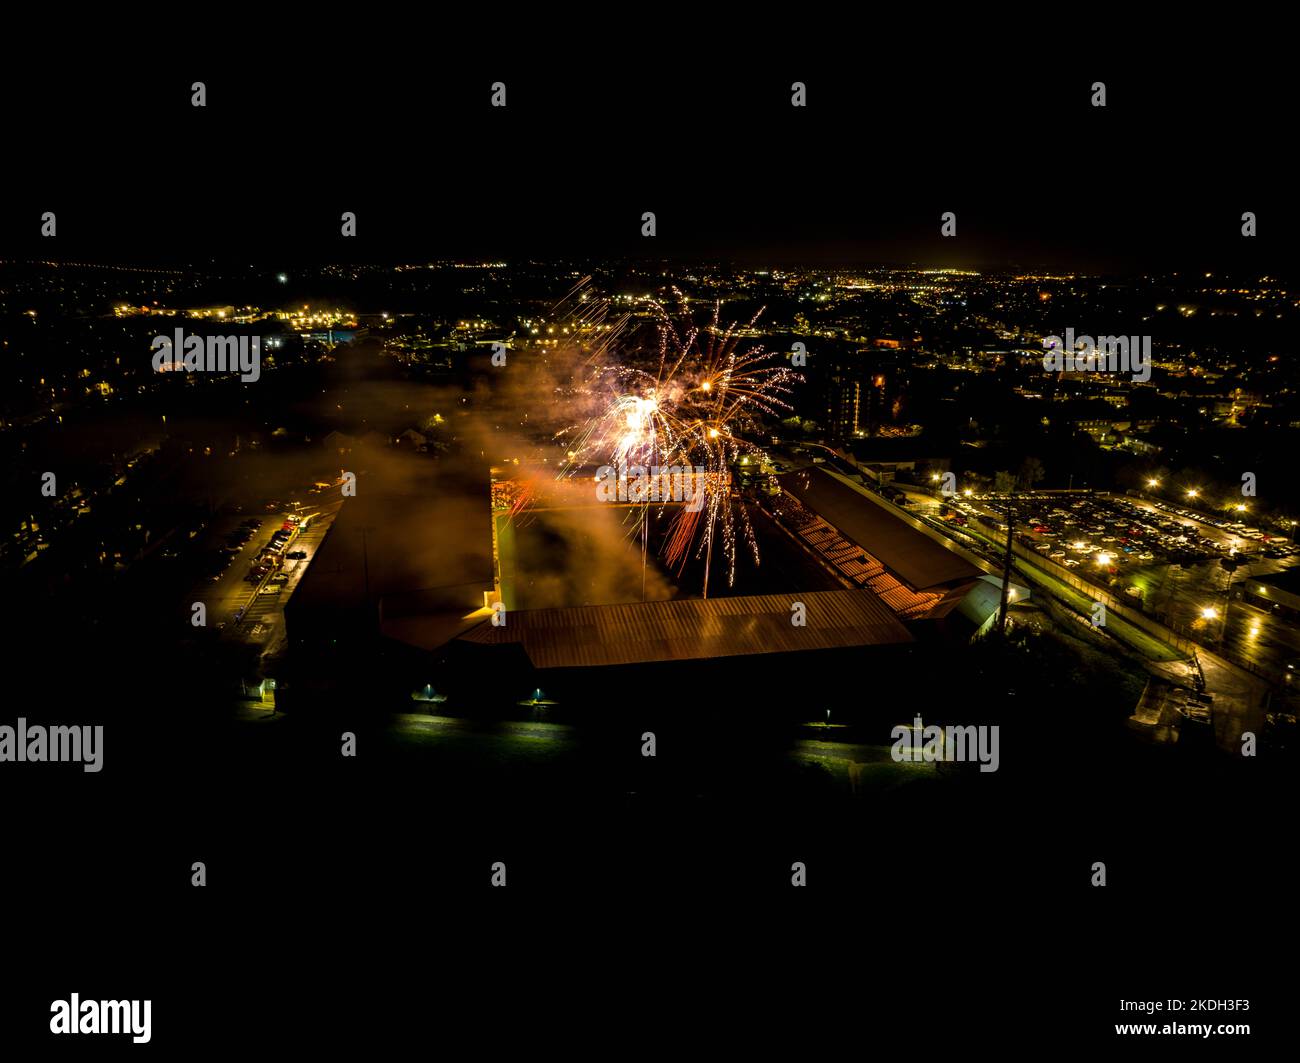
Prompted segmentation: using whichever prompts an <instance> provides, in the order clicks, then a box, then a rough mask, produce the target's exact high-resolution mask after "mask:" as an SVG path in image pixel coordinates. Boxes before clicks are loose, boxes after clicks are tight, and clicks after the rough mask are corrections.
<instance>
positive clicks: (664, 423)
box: [561, 291, 802, 593]
mask: <svg viewBox="0 0 1300 1063" xmlns="http://www.w3.org/2000/svg"><path fill="white" fill-rule="evenodd" d="M571 294H572V293H571ZM675 294H676V296H677V298H678V303H679V307H680V309H679V312H678V314H677V315H676V316H674V315H673V314H672V313H670V312H669V311H668V310H667V309H666V308H665V307H664V306H663V305H662V304H661V303H658V302H651V303H650V304H649V305H650V308H651V311H652V313H653V314H654V315H655V325H656V335H657V343H656V345H655V347H654V349H653V350H652V351H651V352H650V353H649V356H648V357H647V356H645V353H644V352H633V351H629V350H619V351H618V353H619V354H620V355H621V357H619V358H618V359H617V360H615V361H613V362H611V363H608V364H598V365H596V366H595V368H594V370H593V374H592V380H591V383H590V386H589V389H588V390H590V391H592V392H594V393H595V394H597V395H603V396H605V398H604V399H603V402H604V406H603V409H602V411H601V412H600V413H599V414H597V415H596V416H595V417H593V418H592V419H590V420H589V421H588V422H587V423H586V424H585V425H584V426H583V427H582V428H581V429H580V430H579V432H578V433H577V437H576V440H575V442H574V443H573V445H572V448H571V449H570V451H569V454H568V459H569V460H568V462H567V464H566V466H565V468H564V471H562V473H561V475H570V474H572V472H573V471H574V470H576V469H577V468H579V467H586V466H590V465H592V464H608V465H611V466H614V467H615V468H619V467H623V466H626V467H628V468H636V467H644V468H647V469H649V468H654V467H659V468H664V467H684V468H688V469H692V470H696V472H695V473H694V474H693V486H694V488H695V490H696V491H699V492H702V494H703V502H702V504H701V505H699V506H698V507H695V506H688V507H684V508H681V509H678V510H677V512H676V513H675V514H674V516H673V521H672V524H671V526H670V528H669V533H668V537H667V540H666V543H665V546H664V549H663V553H664V558H665V560H666V562H667V563H668V565H669V566H670V567H673V568H676V569H677V571H678V573H679V574H680V572H681V570H682V568H683V567H684V566H685V564H686V561H687V560H688V559H689V557H690V556H692V548H693V547H694V556H695V557H696V558H699V557H705V558H706V570H705V591H706V593H707V586H708V564H707V559H709V558H711V556H712V552H713V547H714V544H715V542H716V543H717V544H718V545H719V546H720V548H721V550H722V553H723V556H724V557H725V558H726V560H727V582H728V585H731V584H734V582H735V573H736V556H737V553H738V552H739V549H738V544H739V543H740V542H741V541H743V542H744V543H745V544H746V546H747V547H748V549H749V551H750V553H751V554H752V556H753V559H754V563H755V564H758V563H759V555H758V543H757V540H756V539H755V537H754V531H753V528H752V526H751V525H750V521H749V515H748V512H747V511H746V509H745V507H744V506H743V505H742V504H741V503H740V501H739V498H738V497H737V496H736V493H735V492H734V491H733V488H732V476H731V470H732V468H733V466H735V465H736V464H738V463H739V462H740V461H741V459H742V458H743V457H746V456H749V455H752V456H755V457H758V456H760V455H761V451H760V448H759V447H757V446H755V445H754V444H753V443H751V442H749V441H748V440H747V439H746V438H745V435H744V433H746V432H747V431H751V430H753V429H755V428H757V427H758V426H759V424H760V422H761V420H762V418H763V417H764V416H779V415H780V413H781V412H782V411H785V410H789V409H790V404H789V402H788V401H787V399H786V396H787V395H788V394H789V393H790V391H791V389H792V387H793V385H794V384H795V383H797V382H798V381H800V380H801V379H802V377H800V375H799V374H798V373H795V372H794V371H793V370H791V369H789V368H788V367H786V366H785V365H782V364H780V362H779V360H778V356H777V355H775V354H772V353H770V352H767V351H764V350H763V348H762V347H759V346H755V347H749V348H743V349H742V347H741V339H742V337H743V335H744V333H746V332H747V331H749V330H751V329H752V328H753V326H754V324H755V323H756V322H757V320H758V317H759V315H760V314H761V313H762V311H761V310H760V311H759V312H758V313H757V314H755V315H754V317H753V318H751V319H750V320H749V321H748V322H747V323H746V324H744V325H737V324H732V325H729V326H726V327H724V326H723V325H722V324H721V323H720V320H719V318H720V313H721V304H720V303H715V304H714V306H713V312H712V315H711V317H710V319H709V321H708V322H707V323H706V324H704V325H698V324H696V323H695V321H694V319H693V318H692V316H691V315H690V314H689V312H688V311H687V309H686V299H685V298H684V297H683V296H682V295H681V293H680V292H676V291H675ZM623 327H624V323H622V322H621V323H620V325H619V328H618V330H617V332H618V333H619V334H621V333H622V331H623ZM615 350H616V347H615V345H614V344H612V343H611V344H607V345H606V347H605V348H604V351H605V353H608V354H613V353H615ZM593 360H594V359H591V360H589V364H590V362H591V361H593ZM634 360H635V361H639V362H641V363H642V364H643V365H645V366H646V367H645V368H642V367H641V366H640V365H635V364H631V363H632V362H633V361H634ZM660 504H661V505H662V504H663V503H660Z"/></svg>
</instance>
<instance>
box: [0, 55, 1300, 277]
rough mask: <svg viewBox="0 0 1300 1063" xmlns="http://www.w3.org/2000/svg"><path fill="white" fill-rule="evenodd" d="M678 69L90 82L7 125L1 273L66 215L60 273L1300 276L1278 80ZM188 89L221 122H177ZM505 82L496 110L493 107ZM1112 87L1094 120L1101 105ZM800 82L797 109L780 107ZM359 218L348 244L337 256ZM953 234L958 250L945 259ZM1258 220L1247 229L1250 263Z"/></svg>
mask: <svg viewBox="0 0 1300 1063" xmlns="http://www.w3.org/2000/svg"><path fill="white" fill-rule="evenodd" d="M675 47H676V51H674V52H672V53H671V55H665V56H662V57H661V56H658V55H655V54H653V53H654V48H653V47H651V48H648V49H643V50H642V51H641V52H640V53H636V54H633V55H631V56H630V57H627V58H624V57H623V56H621V55H616V54H614V53H612V52H601V53H595V57H594V58H592V57H591V56H588V55H585V54H583V55H581V56H580V58H577V59H573V58H571V59H570V60H569V61H559V60H558V59H557V61H555V62H550V61H544V60H542V59H541V58H539V57H538V56H536V55H533V56H529V57H527V58H524V59H513V58H501V59H499V60H497V59H495V58H494V56H495V53H490V56H489V57H488V58H483V57H475V58H473V59H470V58H467V57H466V56H465V55H463V54H461V53H460V52H458V51H457V50H456V49H454V48H452V49H447V50H446V51H445V52H444V51H438V52H436V53H431V54H428V55H425V56H424V57H423V59H422V60H421V61H419V62H414V61H412V62H408V63H404V62H402V61H401V60H400V59H398V60H394V61H385V60H381V59H379V58H374V57H372V58H369V59H365V58H357V57H351V56H349V57H347V58H346V59H344V58H343V57H342V56H340V55H338V54H332V55H330V56H328V57H327V61H326V63H325V69H324V70H323V71H322V70H321V69H319V68H316V67H308V66H306V65H305V62H306V61H305V60H304V58H303V57H302V54H301V53H298V52H294V53H292V54H289V55H273V56H271V57H269V58H268V60H267V61H266V62H264V63H261V64H253V65H252V66H250V67H248V68H244V67H237V66H236V67H232V64H230V63H229V62H225V63H219V62H215V61H213V62H208V61H206V60H203V59H196V60H194V61H193V63H192V64H186V63H180V64H168V65H163V66H161V67H159V69H158V72H157V73H150V72H149V71H150V67H149V66H148V65H147V64H130V65H129V66H128V67H127V68H126V69H129V70H130V71H132V73H131V74H129V75H124V74H123V71H122V68H117V69H113V70H112V72H111V74H110V73H107V72H106V71H105V68H104V67H102V66H96V65H94V64H91V65H89V66H85V67H78V68H77V70H76V71H75V72H71V73H67V74H66V75H65V76H63V77H60V78H58V79H51V81H50V84H49V87H50V89H51V91H50V92H49V93H48V94H46V95H44V96H43V98H42V100H41V103H40V105H39V106H38V107H36V108H31V109H28V110H26V111H24V112H23V113H21V114H19V115H17V116H16V121H15V122H14V123H13V125H12V126H11V131H10V134H9V135H10V140H11V143H12V142H13V141H14V140H17V141H18V142H20V143H21V144H23V145H25V148H26V150H24V151H23V152H22V153H21V154H20V155H19V156H18V157H19V158H20V159H21V165H20V166H19V167H18V168H17V172H16V173H14V174H12V175H11V177H12V178H13V180H12V181H11V185H12V194H11V196H10V198H9V200H8V205H7V208H6V210H5V211H4V212H3V217H2V219H0V248H3V249H4V251H5V254H8V255H10V256H12V257H19V258H21V257H47V256H49V257H56V256H54V255H51V253H50V249H51V246H52V245H51V244H50V242H49V241H44V240H42V239H41V238H40V237H39V235H36V234H37V233H38V226H39V222H38V221H37V220H35V219H37V218H38V217H39V213H40V211H42V210H45V209H56V211H57V212H58V216H59V226H60V230H59V236H58V238H57V239H58V243H57V247H58V255H57V257H59V258H62V259H64V260H66V259H69V258H72V257H77V256H82V257H85V258H87V259H91V260H105V261H124V260H148V261H177V262H188V261H195V260H199V259H202V258H204V257H206V256H218V257H220V258H226V259H230V260H233V261H242V260H245V259H247V260H249V261H253V260H258V261H266V260H267V259H275V260H276V261H281V262H285V263H286V264H288V265H292V264H294V263H295V262H298V263H314V262H320V261H322V260H325V261H347V260H357V261H390V260H394V259H403V258H409V259H411V260H414V261H421V260H425V259H428V258H435V257H452V256H465V257H470V256H474V257H483V256H486V257H495V256H502V257H519V256H527V257H536V258H548V257H554V256H566V255H593V256H625V255H626V256H635V257H651V258H654V257H665V258H672V259H683V260H685V259H714V258H732V259H735V260H737V261H740V262H742V263H744V264H748V265H759V266H761V265H765V264H770V265H812V266H818V265H827V266H836V265H857V264H874V263H882V264H906V263H911V262H916V263H919V264H922V265H932V266H933V265H953V266H965V267H988V268H993V267H999V266H1011V267H1015V268H1034V267H1040V266H1041V267H1047V268H1053V269H1061V270H1066V269H1074V270H1091V271H1112V270H1113V271H1126V270H1133V269H1146V268H1151V269H1179V268H1187V269H1201V268H1213V269H1221V270H1233V269H1238V268H1240V269H1243V270H1245V271H1246V272H1247V273H1258V272H1260V271H1261V270H1269V271H1274V272H1276V271H1279V270H1285V269H1286V268H1287V266H1288V264H1289V261H1290V257H1291V255H1290V253H1291V251H1292V249H1293V248H1294V246H1295V243H1296V235H1297V223H1296V221H1295V219H1294V218H1293V217H1288V213H1289V212H1288V202H1287V200H1288V196H1287V188H1286V186H1287V183H1288V181H1287V176H1286V169H1285V161H1284V158H1283V156H1282V155H1281V154H1279V151H1278V146H1277V145H1278V143H1279V139H1278V138H1279V137H1281V136H1282V135H1283V134H1284V132H1285V130H1286V120H1285V109H1284V108H1282V107H1281V106H1280V101H1281V100H1282V99H1284V98H1285V93H1284V85H1283V83H1282V76H1281V74H1280V73H1279V70H1280V68H1279V67H1276V66H1273V65H1271V64H1269V63H1267V62H1264V61H1261V62H1259V63H1257V64H1254V65H1251V66H1250V67H1249V68H1245V67H1240V68H1235V69H1233V70H1231V71H1229V69H1228V68H1227V67H1225V66H1223V65H1222V63H1219V64H1215V65H1212V66H1205V67H1202V66H1198V65H1196V64H1195V63H1194V62H1193V60H1191V59H1188V58H1185V57H1179V58H1177V59H1169V58H1167V57H1166V58H1164V59H1158V60H1157V59H1153V58H1150V57H1148V59H1147V60H1145V61H1136V62H1135V61H1131V60H1130V58H1128V57H1123V56H1118V55H1115V54H1113V53H1108V52H1105V51H1103V52H1100V53H1098V54H1099V55H1100V56H1101V58H1100V59H1098V60H1096V61H1091V62H1089V61H1078V62H1071V63H1069V64H1061V63H1054V62H1053V61H1052V59H1051V57H1050V56H1046V55H1045V57H1044V61H1043V62H1039V61H1037V60H1035V59H1033V58H1032V57H1031V56H1028V55H1026V54H1024V53H1022V52H1016V53H1015V54H1014V58H1013V57H1011V56H1010V54H1008V55H1007V57H1006V58H1005V61H1000V60H999V58H998V53H997V52H988V53H985V58H984V59H981V61H980V62H978V63H976V64H975V65H974V67H973V68H972V65H971V62H970V58H971V57H970V56H966V57H965V61H964V62H961V63H958V62H956V61H954V60H953V57H944V56H942V55H940V56H938V58H936V59H935V60H934V61H928V60H927V58H926V55H924V54H917V55H916V56H915V57H914V61H911V60H909V57H908V55H907V54H899V55H889V56H884V57H882V55H881V53H880V49H879V47H873V48H871V49H868V50H867V51H866V52H865V53H864V54H863V55H862V56H859V59H858V61H857V62H856V63H852V64H849V63H844V64H832V65H830V66H829V72H828V69H827V64H825V63H822V62H819V61H817V60H816V59H815V58H813V57H807V58H804V59H800V58H799V51H798V50H797V49H796V50H794V54H792V55H789V56H786V55H780V56H778V57H776V58H772V57H764V58H762V59H756V60H755V61H752V62H751V61H747V60H746V58H745V57H744V56H743V55H741V54H739V53H737V52H731V51H728V52H723V53H721V55H720V56H712V55H711V56H710V58H709V61H708V62H704V63H701V64H699V66H698V68H697V67H693V66H691V65H690V64H689V63H688V62H685V61H684V60H682V59H681V58H680V55H679V53H681V50H682V49H683V48H685V49H686V51H687V52H689V50H690V48H689V42H683V43H681V44H678V45H676V46H675ZM647 51H648V52H650V53H652V54H649V55H648V54H646V52H647ZM1053 54H1054V53H1053ZM674 57H678V58H674ZM1177 64H1181V66H1178V65H1177ZM176 65H181V66H191V65H192V67H193V69H194V71H195V72H194V73H191V72H190V70H189V69H186V70H184V71H183V72H181V73H179V74H178V73H176V72H175V71H174V69H173V67H174V66H176ZM666 70H667V71H668V74H666V73H665V71H666ZM810 71H811V72H810ZM1176 74H1181V75H1182V76H1181V77H1179V76H1176ZM322 75H325V76H322ZM8 77H9V78H10V84H9V90H10V91H11V92H13V93H15V94H17V93H20V92H21V87H20V86H17V85H15V84H14V81H15V80H16V79H17V77H18V76H17V75H13V74H11V75H8ZM200 77H201V78H206V80H207V85H208V99H209V103H208V106H207V108H206V109H196V108H193V107H191V106H190V102H189V101H190V83H191V82H192V80H194V79H195V78H200ZM498 79H500V80H504V81H505V82H506V84H507V92H508V106H507V107H506V108H504V109H493V108H492V107H490V106H489V97H490V86H491V84H492V82H493V81H495V80H498ZM1098 79H1099V80H1102V81H1104V82H1105V83H1106V87H1107V107H1106V108H1104V109H1100V108H1094V107H1092V106H1091V103H1090V98H1091V85H1092V82H1093V81H1094V80H1098ZM795 80H804V81H805V82H806V84H807V87H808V101H809V102H808V107H806V108H804V109H796V108H793V107H791V106H790V103H789V99H790V85H791V83H792V82H793V81H795ZM24 209H25V210H26V212H27V213H24ZM344 210H352V211H355V212H356V213H357V215H358V236H357V237H356V238H355V239H344V238H343V237H342V236H340V235H339V234H338V230H339V221H338V218H339V215H340V214H341V213H342V211H344ZM645 210H653V211H655V212H656V214H657V218H658V228H659V234H658V236H657V237H656V238H655V239H654V240H653V241H651V240H647V239H644V238H642V237H641V235H640V217H641V213H642V211H645ZM945 210H952V211H955V212H956V213H957V220H958V231H957V237H956V238H955V239H942V238H941V237H940V236H939V217H940V214H941V213H942V212H943V211H945ZM1244 210H1252V211H1254V212H1255V213H1256V214H1257V217H1258V219H1259V220H1258V224H1259V235H1258V236H1257V237H1256V238H1255V239H1254V240H1251V241H1245V240H1243V239H1242V237H1241V236H1240V225H1241V222H1240V216H1241V213H1242V211H1244Z"/></svg>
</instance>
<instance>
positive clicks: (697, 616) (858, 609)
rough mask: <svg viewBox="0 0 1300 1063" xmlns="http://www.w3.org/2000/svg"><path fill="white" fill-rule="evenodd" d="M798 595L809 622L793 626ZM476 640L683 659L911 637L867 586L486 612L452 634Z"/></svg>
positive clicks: (549, 650) (584, 656)
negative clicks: (495, 621) (484, 618)
mask: <svg viewBox="0 0 1300 1063" xmlns="http://www.w3.org/2000/svg"><path fill="white" fill-rule="evenodd" d="M795 602H803V604H804V608H805V611H806V612H805V618H806V621H807V623H806V624H805V625H804V626H803V627H795V626H794V625H793V624H792V623H791V622H790V620H791V616H792V612H791V609H792V606H793V605H794V603H795ZM460 638H461V639H462V640H463V641H466V642H475V643H479V644H483V645H502V644H505V643H511V642H516V643H520V644H522V646H523V648H524V652H525V653H527V654H528V658H529V660H530V661H532V663H533V665H534V667H537V668H576V667H591V666H597V665H616V664H640V663H645V662H650V661H689V660H696V659H702V658H709V657H735V656H743V655H747V654H760V653H797V652H801V651H804V650H824V649H844V648H849V647H854V646H879V645H889V644H896V643H906V642H911V641H912V636H911V634H910V633H909V632H908V630H907V629H906V628H905V627H904V626H903V625H902V624H901V623H899V621H898V620H897V618H895V617H894V615H893V614H892V613H891V612H890V610H889V609H888V607H887V606H885V605H884V603H883V602H881V601H880V600H879V599H878V598H877V597H876V596H875V595H873V594H871V593H870V592H869V591H850V590H843V591H817V592H811V593H808V594H762V595H750V596H745V597H738V598H710V599H708V600H704V599H686V600H680V601H671V602H638V603H635V604H632V605H596V606H579V607H575V608H569V609H532V610H520V611H517V612H512V613H509V614H507V616H506V623H505V626H503V627H493V626H492V625H491V623H490V622H485V623H483V624H481V625H479V626H478V627H476V628H474V629H473V630H471V631H468V632H466V633H465V634H464V635H462V636H460Z"/></svg>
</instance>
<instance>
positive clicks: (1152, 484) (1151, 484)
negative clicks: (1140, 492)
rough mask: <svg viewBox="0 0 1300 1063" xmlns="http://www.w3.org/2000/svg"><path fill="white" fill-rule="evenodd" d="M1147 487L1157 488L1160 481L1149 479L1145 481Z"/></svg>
mask: <svg viewBox="0 0 1300 1063" xmlns="http://www.w3.org/2000/svg"><path fill="white" fill-rule="evenodd" d="M1147 486H1148V487H1159V486H1160V481H1159V480H1156V479H1154V478H1153V479H1150V480H1148V481H1147Z"/></svg>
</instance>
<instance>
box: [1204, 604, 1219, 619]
mask: <svg viewBox="0 0 1300 1063" xmlns="http://www.w3.org/2000/svg"><path fill="white" fill-rule="evenodd" d="M1218 616H1219V610H1217V609H1216V608H1214V606H1212V605H1207V606H1206V607H1205V608H1204V609H1202V610H1201V619H1202V620H1216V619H1218Z"/></svg>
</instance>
